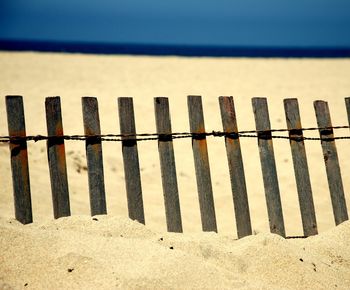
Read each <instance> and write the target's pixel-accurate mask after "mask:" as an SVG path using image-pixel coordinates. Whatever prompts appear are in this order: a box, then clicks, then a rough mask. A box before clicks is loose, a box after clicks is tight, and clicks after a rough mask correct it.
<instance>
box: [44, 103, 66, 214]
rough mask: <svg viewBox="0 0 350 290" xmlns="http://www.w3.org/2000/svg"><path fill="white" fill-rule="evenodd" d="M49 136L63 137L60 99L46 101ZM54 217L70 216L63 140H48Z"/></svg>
mask: <svg viewBox="0 0 350 290" xmlns="http://www.w3.org/2000/svg"><path fill="white" fill-rule="evenodd" d="M45 109H46V124H47V135H48V136H49V137H50V136H63V126H62V114H61V101H60V97H49V98H46V100H45ZM47 157H48V162H49V170H50V179H51V192H52V203H53V212H54V217H55V218H56V219H57V218H59V217H64V216H70V205H69V191H68V179H67V166H66V153H65V148H64V139H63V138H59V137H58V138H57V137H55V138H51V139H48V140H47Z"/></svg>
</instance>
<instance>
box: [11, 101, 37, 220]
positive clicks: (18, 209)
mask: <svg viewBox="0 0 350 290" xmlns="http://www.w3.org/2000/svg"><path fill="white" fill-rule="evenodd" d="M6 111H7V123H8V131H9V136H21V137H25V136H26V130H25V120H24V108H23V98H22V96H6ZM9 147H10V152H11V170H12V185H13V195H14V203H15V216H16V219H17V220H18V221H19V222H21V223H23V224H28V223H31V222H33V216H32V202H31V193H30V180H29V167H28V152H27V141H26V140H25V139H23V140H13V139H12V140H11V138H10V146H9Z"/></svg>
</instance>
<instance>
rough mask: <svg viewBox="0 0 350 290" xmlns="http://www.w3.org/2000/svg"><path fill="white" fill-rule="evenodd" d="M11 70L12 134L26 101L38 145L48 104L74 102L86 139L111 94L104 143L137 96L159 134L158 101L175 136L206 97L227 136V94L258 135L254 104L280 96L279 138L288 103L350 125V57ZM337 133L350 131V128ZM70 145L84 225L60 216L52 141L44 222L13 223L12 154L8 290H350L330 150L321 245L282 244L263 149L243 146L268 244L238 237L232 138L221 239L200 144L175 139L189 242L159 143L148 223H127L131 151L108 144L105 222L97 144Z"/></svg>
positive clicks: (139, 109)
mask: <svg viewBox="0 0 350 290" xmlns="http://www.w3.org/2000/svg"><path fill="white" fill-rule="evenodd" d="M0 68H1V78H0V92H1V95H2V98H3V101H2V102H0V135H8V131H7V121H6V109H5V101H4V97H5V96H6V95H14V94H16V95H23V98H24V107H25V114H26V129H27V134H30V135H37V134H42V135H46V134H47V132H46V121H45V108H44V102H45V97H47V96H61V103H62V115H63V125H64V133H65V134H69V135H71V134H82V133H83V123H82V110H81V97H82V96H95V97H97V98H98V101H99V111H100V120H101V130H102V133H104V134H107V133H114V134H118V133H119V121H118V113H117V98H118V97H124V96H130V97H133V98H134V107H135V118H136V129H137V132H138V133H154V132H155V131H156V127H155V117H154V105H153V102H154V100H153V98H154V97H158V96H165V97H169V103H170V112H171V119H172V128H173V131H174V132H184V131H189V122H188V111H187V95H201V96H202V98H203V108H204V115H205V126H206V129H207V131H212V130H216V131H219V130H222V124H221V118H220V110H219V104H218V99H217V98H218V97H219V96H233V97H234V101H235V107H236V114H237V122H238V128H239V130H253V129H255V123H254V115H253V112H252V106H251V98H252V97H260V96H263V97H267V98H268V104H269V112H270V120H271V126H272V127H273V128H286V122H285V115H284V109H283V99H284V98H288V97H295V98H298V99H299V106H300V112H301V119H302V125H303V127H314V126H316V118H315V113H314V109H313V101H314V100H325V101H328V104H329V107H330V112H331V117H332V122H333V125H347V124H348V119H347V114H346V108H345V103H344V97H347V96H349V95H350V59H263V58H255V59H250V58H184V57H146V56H105V55H81V54H53V53H31V52H27V53H14V52H0ZM335 133H336V136H342V135H349V130H348V129H342V130H337V131H336V132H335ZM305 136H310V137H317V136H318V132H308V133H305ZM65 144H66V155H67V163H68V179H69V180H68V181H69V189H70V202H71V211H72V215H73V217H70V218H62V219H59V220H53V211H52V200H51V189H50V183H49V172H48V166H47V155H46V144H45V142H43V141H41V142H37V143H34V142H29V143H28V152H29V169H30V180H31V193H32V204H33V218H34V223H33V224H30V225H26V226H23V225H21V224H19V223H17V222H16V221H14V220H13V217H14V208H13V196H12V179H11V170H10V158H9V157H10V156H9V149H8V144H1V145H0V164H1V166H0V185H1V188H0V228H1V234H0V241H1V255H0V259H1V263H0V288H1V287H2V288H4V289H6V287H7V288H8V289H11V288H14V289H17V288H18V289H21V288H28V289H47V288H48V287H50V288H52V289H63V288H70V289H75V288H76V289H79V288H80V289H89V288H90V289H96V288H101V289H109V288H114V287H121V288H138V289H145V288H150V289H151V288H152V289H153V288H175V289H176V288H177V289H182V288H186V287H187V288H209V289H211V288H221V289H222V288H243V289H244V288H248V289H251V288H252V289H254V288H258V289H271V288H275V289H282V288H286V289H305V288H306V289H312V288H313V289H320V288H325V289H329V288H338V289H348V288H350V281H349V277H350V256H349V253H350V251H349V245H348V243H347V241H348V240H349V236H350V229H349V223H348V222H345V223H344V224H342V225H340V226H338V227H335V223H334V218H333V213H332V207H331V200H330V194H329V190H328V184H327V177H326V172H325V167H324V161H323V155H322V150H321V146H320V142H319V141H307V142H306V144H305V146H306V151H307V157H308V163H309V170H310V177H311V184H312V189H313V197H314V203H315V209H316V217H317V223H318V230H319V233H320V235H319V236H316V237H312V238H308V239H303V240H300V239H299V240H284V239H282V238H280V237H279V236H276V235H272V234H269V224H268V217H267V209H266V203H265V193H264V188H263V182H262V174H261V168H260V161H259V152H258V147H257V140H256V139H253V138H241V146H242V154H243V161H244V168H245V176H246V182H247V191H248V199H249V205H250V213H251V220H252V227H253V230H254V233H255V235H253V236H250V237H246V238H244V239H241V240H238V241H236V240H235V239H236V238H237V235H236V225H235V217H234V211H233V203H232V194H231V186H230V181H229V174H228V166H227V159H226V151H225V146H224V140H223V138H215V137H209V138H208V150H209V160H210V168H211V176H212V183H213V193H214V202H215V209H216V216H217V224H218V232H219V234H214V233H201V222H200V212H199V204H198V195H197V188H196V180H195V172H194V164H193V157H192V152H191V140H190V139H180V140H174V150H175V159H176V169H177V174H178V185H179V195H180V204H181V213H182V219H183V227H184V234H168V233H166V224H165V210H164V201H163V193H162V185H161V174H160V165H159V157H158V151H157V142H156V141H147V142H139V144H138V149H139V158H140V167H141V179H142V190H143V199H144V208H145V218H146V226H143V225H140V224H138V223H136V222H132V221H129V220H128V219H127V216H128V213H127V204H126V192H125V184H124V171H123V163H122V154H121V144H120V143H116V142H105V143H103V157H104V173H105V186H106V198H107V210H108V216H107V217H102V216H99V217H98V221H95V220H92V219H91V218H90V217H88V215H89V214H90V208H89V200H88V196H89V194H88V181H87V172H86V160H85V144H84V142H77V141H66V143H65ZM348 148H349V147H348V140H339V141H337V149H338V155H339V161H340V166H341V171H342V178H343V185H344V190H345V194H346V199H347V202H348V204H349V202H350V201H349V200H350V174H349V172H350V164H349V162H348V160H350V152H349V150H348ZM274 150H275V155H276V166H277V172H278V179H279V187H280V192H281V200H282V205H283V214H284V221H285V227H286V234H287V235H288V236H294V235H302V234H303V232H302V225H301V217H300V210H299V204H298V197H297V190H296V185H295V179H294V173H293V164H292V157H291V153H290V147H289V142H288V140H282V139H275V140H274ZM120 235H122V237H121V236H120ZM161 237H162V238H163V240H160V238H161ZM170 247H173V249H170ZM300 259H302V260H303V261H301V260H300ZM314 264H315V265H314ZM69 269H74V270H72V271H69ZM1 283H2V284H1ZM26 283H28V284H27V285H26V286H25V284H26ZM335 285H336V286H335Z"/></svg>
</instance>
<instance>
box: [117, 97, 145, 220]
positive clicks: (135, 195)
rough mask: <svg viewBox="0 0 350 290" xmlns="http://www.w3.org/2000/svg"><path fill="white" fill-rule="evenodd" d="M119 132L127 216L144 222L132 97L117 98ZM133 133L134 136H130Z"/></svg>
mask: <svg viewBox="0 0 350 290" xmlns="http://www.w3.org/2000/svg"><path fill="white" fill-rule="evenodd" d="M118 108H119V123H120V132H121V134H123V135H127V134H130V135H131V136H123V137H122V140H123V141H122V151H123V161H124V174H125V185H126V194H127V199H128V211H129V217H130V218H131V219H133V220H137V221H138V222H140V223H143V224H144V223H145V214H144V209H143V199H142V188H141V176H140V166H139V155H138V151H137V142H136V136H135V135H134V134H136V128H135V117H134V106H133V100H132V98H118ZM132 135H134V136H132Z"/></svg>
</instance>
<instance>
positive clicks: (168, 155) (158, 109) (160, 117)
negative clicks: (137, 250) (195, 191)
mask: <svg viewBox="0 0 350 290" xmlns="http://www.w3.org/2000/svg"><path fill="white" fill-rule="evenodd" d="M154 108H155V116H156V126H157V133H158V134H171V121H170V112H169V102H168V98H162V97H158V98H155V99H154ZM158 151H159V159H160V167H161V172H162V184H163V195H164V205H165V214H166V221H167V229H168V231H169V232H179V233H181V232H182V221H181V211H180V201H179V190H178V186H177V177H176V167H175V157H174V149H173V141H172V137H171V136H163V137H160V138H159V140H158Z"/></svg>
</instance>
